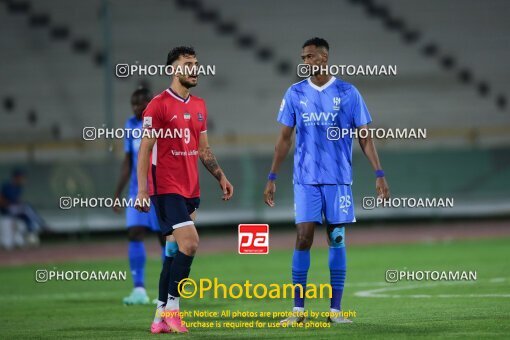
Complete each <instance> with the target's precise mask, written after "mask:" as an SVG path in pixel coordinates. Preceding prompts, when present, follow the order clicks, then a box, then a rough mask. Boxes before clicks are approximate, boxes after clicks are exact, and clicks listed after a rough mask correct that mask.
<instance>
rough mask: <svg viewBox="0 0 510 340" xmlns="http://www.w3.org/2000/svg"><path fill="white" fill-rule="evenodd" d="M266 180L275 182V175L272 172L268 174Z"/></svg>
mask: <svg viewBox="0 0 510 340" xmlns="http://www.w3.org/2000/svg"><path fill="white" fill-rule="evenodd" d="M267 179H268V180H270V181H275V180H276V174H275V173H274V172H270V173H269V175H268V176H267Z"/></svg>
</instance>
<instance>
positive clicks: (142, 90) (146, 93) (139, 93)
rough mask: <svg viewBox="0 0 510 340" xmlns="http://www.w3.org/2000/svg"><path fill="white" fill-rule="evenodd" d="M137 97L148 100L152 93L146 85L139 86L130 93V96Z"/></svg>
mask: <svg viewBox="0 0 510 340" xmlns="http://www.w3.org/2000/svg"><path fill="white" fill-rule="evenodd" d="M137 97H142V98H143V99H144V100H145V101H147V102H150V101H151V99H152V93H151V91H150V90H149V89H148V88H146V87H139V88H138V89H136V90H135V92H133V94H132V95H131V98H137Z"/></svg>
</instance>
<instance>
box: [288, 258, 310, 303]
mask: <svg viewBox="0 0 510 340" xmlns="http://www.w3.org/2000/svg"><path fill="white" fill-rule="evenodd" d="M309 268H310V250H297V249H294V255H293V256H292V283H293V284H301V285H302V286H303V296H302V297H301V295H300V293H301V290H300V289H299V288H297V287H296V288H295V291H294V307H298V308H304V306H305V292H306V278H307V275H308V269H309Z"/></svg>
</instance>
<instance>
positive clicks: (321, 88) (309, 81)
mask: <svg viewBox="0 0 510 340" xmlns="http://www.w3.org/2000/svg"><path fill="white" fill-rule="evenodd" d="M306 80H307V81H308V84H309V85H310V86H311V87H312V88H314V89H316V90H317V91H324V90H325V89H327V88H328V87H329V85H331V84H333V83H334V82H335V80H336V78H335V77H331V79H330V80H328V82H327V83H326V84H324V85H322V86H317V85H315V84H314V83H312V81H311V80H310V78H308V79H306Z"/></svg>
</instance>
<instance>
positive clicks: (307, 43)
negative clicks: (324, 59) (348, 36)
mask: <svg viewBox="0 0 510 340" xmlns="http://www.w3.org/2000/svg"><path fill="white" fill-rule="evenodd" d="M312 45H314V46H317V47H324V48H325V49H326V50H328V51H329V44H328V42H327V41H326V39H322V38H318V37H314V38H312V39H308V40H307V41H305V43H304V44H303V47H302V48H305V47H306V46H312Z"/></svg>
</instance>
